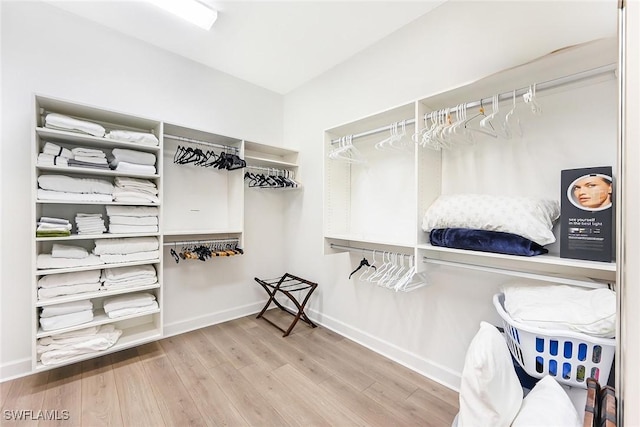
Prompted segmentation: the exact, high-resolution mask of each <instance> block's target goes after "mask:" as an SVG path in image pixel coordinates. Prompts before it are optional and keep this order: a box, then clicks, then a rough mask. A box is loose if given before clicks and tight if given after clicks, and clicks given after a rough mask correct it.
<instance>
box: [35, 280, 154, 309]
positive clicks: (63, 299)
mask: <svg viewBox="0 0 640 427" xmlns="http://www.w3.org/2000/svg"><path fill="white" fill-rule="evenodd" d="M159 287H160V283H154V284H153V285H147V286H136V287H134V288H126V289H113V290H110V291H96V292H85V293H82V294H75V295H66V296H61V297H56V298H51V299H45V300H38V302H36V307H46V306H48V305H54V304H62V303H65V302H72V301H82V300H85V299H92V298H102V297H108V296H111V295H120V294H128V293H131V292H138V291H146V290H149V289H158V288H159Z"/></svg>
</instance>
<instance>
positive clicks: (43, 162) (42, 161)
mask: <svg viewBox="0 0 640 427" xmlns="http://www.w3.org/2000/svg"><path fill="white" fill-rule="evenodd" d="M38 166H62V167H68V166H69V159H67V158H66V157H62V156H53V155H51V154H44V153H40V154H38Z"/></svg>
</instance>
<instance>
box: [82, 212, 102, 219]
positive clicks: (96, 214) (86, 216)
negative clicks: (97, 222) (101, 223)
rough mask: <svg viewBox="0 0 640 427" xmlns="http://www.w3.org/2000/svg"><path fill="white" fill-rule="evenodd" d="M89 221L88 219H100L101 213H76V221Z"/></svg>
mask: <svg viewBox="0 0 640 427" xmlns="http://www.w3.org/2000/svg"><path fill="white" fill-rule="evenodd" d="M82 218H85V219H90V218H99V219H102V214H101V213H95V214H94V213H77V214H76V219H82Z"/></svg>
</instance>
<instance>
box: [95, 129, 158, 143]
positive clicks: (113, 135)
mask: <svg viewBox="0 0 640 427" xmlns="http://www.w3.org/2000/svg"><path fill="white" fill-rule="evenodd" d="M106 138H109V139H117V140H118V141H127V142H136V143H138V144H141V145H148V146H154V145H158V144H159V141H158V138H157V137H156V136H155V135H154V134H152V133H145V132H133V131H130V130H112V131H111V132H109V133H108V134H107V135H106Z"/></svg>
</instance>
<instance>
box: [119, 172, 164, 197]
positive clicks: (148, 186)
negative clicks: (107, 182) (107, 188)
mask: <svg viewBox="0 0 640 427" xmlns="http://www.w3.org/2000/svg"><path fill="white" fill-rule="evenodd" d="M115 184H116V185H115V187H114V189H113V200H115V201H116V202H124V203H160V199H159V198H158V188H157V187H156V184H155V183H153V182H152V181H150V180H148V179H137V178H129V177H122V176H118V177H116V179H115Z"/></svg>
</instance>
